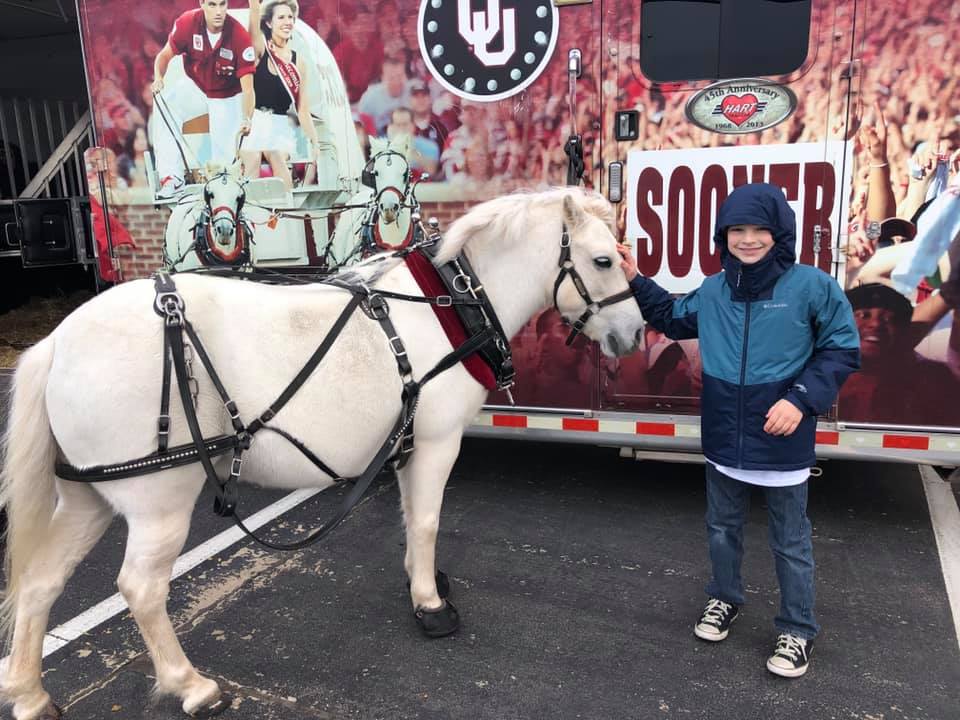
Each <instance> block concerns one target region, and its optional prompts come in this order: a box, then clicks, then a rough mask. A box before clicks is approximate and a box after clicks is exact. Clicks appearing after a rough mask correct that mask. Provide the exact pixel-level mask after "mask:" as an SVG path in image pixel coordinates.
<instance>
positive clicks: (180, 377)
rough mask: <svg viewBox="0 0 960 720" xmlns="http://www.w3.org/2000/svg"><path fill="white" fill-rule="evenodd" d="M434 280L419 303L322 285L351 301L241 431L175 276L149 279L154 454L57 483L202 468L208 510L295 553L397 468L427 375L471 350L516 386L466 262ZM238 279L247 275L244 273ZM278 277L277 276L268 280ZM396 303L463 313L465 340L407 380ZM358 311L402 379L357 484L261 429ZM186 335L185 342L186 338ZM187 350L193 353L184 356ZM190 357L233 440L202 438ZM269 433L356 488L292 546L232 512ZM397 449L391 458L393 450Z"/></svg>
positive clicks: (70, 472) (70, 473) (425, 247)
mask: <svg viewBox="0 0 960 720" xmlns="http://www.w3.org/2000/svg"><path fill="white" fill-rule="evenodd" d="M439 239H440V236H439V233H434V234H433V235H432V237H431V238H430V239H429V240H427V241H426V242H421V243H418V244H416V245H411V246H410V247H408V248H406V249H404V250H400V251H398V252H396V253H393V254H391V255H387V256H384V259H388V258H390V257H404V256H405V255H407V254H409V253H413V252H424V253H430V254H431V255H432V253H431V250H432V251H433V253H435V252H436V248H435V246H436V244H437V243H438V241H439ZM437 270H438V272H440V276H441V278H444V280H446V279H447V278H450V290H449V294H447V295H437V296H420V295H405V294H401V293H394V292H390V291H385V290H379V289H376V288H371V287H369V286H367V285H366V284H365V283H362V282H360V283H352V282H346V281H342V280H340V279H338V278H337V277H336V276H333V277H331V278H326V279H324V280H323V281H322V283H323V284H326V285H332V286H334V287H338V288H341V289H343V290H345V291H347V292H349V293H350V295H351V297H350V300H349V301H348V302H347V304H346V306H345V307H344V308H343V310H341V311H340V314H339V316H338V317H337V319H336V321H335V322H334V324H333V326H332V327H331V329H330V331H329V332H328V333H327V335H326V336H325V337H324V338H323V340H322V341H321V343H320V345H319V346H318V347H317V349H316V350H315V351H314V352H313V354H312V355H311V356H310V358H309V359H308V360H307V361H306V363H305V364H304V366H303V368H302V369H301V370H300V372H299V373H297V375H296V376H295V377H294V378H293V380H291V381H290V383H289V384H288V385H287V387H286V389H284V390H283V392H281V393H280V395H279V396H278V397H277V399H276V400H274V401H273V402H272V403H271V404H270V406H269V407H268V408H267V409H266V410H264V411H263V412H262V413H261V414H260V415H259V416H258V417H256V418H255V419H254V420H253V421H252V422H250V424H249V425H244V423H243V421H242V420H241V418H240V413H239V410H238V408H237V405H236V403H235V402H234V401H233V400H232V399H231V398H230V396H229V394H228V392H227V390H226V388H225V387H224V386H223V383H222V382H221V380H220V378H219V376H218V374H217V372H216V370H215V369H214V368H213V364H212V362H211V360H210V357H209V355H208V354H207V352H206V350H205V349H204V347H203V344H202V343H201V341H200V338H199V336H198V335H197V333H196V331H195V330H194V328H193V326H192V325H191V323H190V322H189V320H187V317H186V305H185V303H184V300H183V298H182V297H181V295H180V294H179V292H178V291H177V288H176V284H175V283H174V280H173V277H172V276H171V275H170V274H168V273H165V272H159V273H157V274H156V275H155V276H154V288H155V291H156V297H155V300H154V305H153V309H154V311H155V312H156V313H157V314H158V315H159V316H160V317H161V318H162V319H163V323H164V333H163V338H164V340H163V342H164V348H163V379H162V390H161V403H160V413H159V416H158V420H157V435H158V442H157V451H156V452H155V453H152V454H151V455H147V456H144V457H141V458H137V459H135V460H131V461H127V462H123V463H115V464H112V465H98V466H94V467H89V468H77V467H74V466H72V465H70V464H68V463H66V462H63V461H61V460H58V461H57V465H56V474H57V476H58V477H59V478H61V479H63V480H70V481H76V482H105V481H108V480H118V479H122V478H128V477H134V476H137V475H146V474H150V473H154V472H159V471H161V470H167V469H170V468H175V467H181V466H184V465H188V464H192V463H195V462H199V463H200V464H201V465H202V466H203V470H204V473H205V479H206V483H207V484H208V485H209V486H210V488H211V490H212V491H213V493H214V512H215V513H216V514H217V515H219V516H221V517H229V518H232V520H233V522H234V523H235V524H236V525H237V527H239V528H240V529H241V530H242V531H243V532H244V533H245V534H246V535H248V536H249V537H251V538H253V539H254V540H255V541H256V542H258V543H260V544H261V545H264V546H265V547H268V548H270V549H273V550H298V549H301V548H303V547H306V546H308V545H312V544H313V543H315V542H317V541H319V540H320V539H322V538H323V537H324V536H326V535H327V534H328V533H329V532H330V531H332V530H333V529H334V528H335V527H336V526H337V525H339V524H340V522H341V521H342V520H343V519H344V518H345V517H346V516H347V515H348V514H349V513H350V511H351V510H352V509H353V507H354V506H355V505H356V504H357V503H358V502H359V501H360V498H361V497H362V496H363V494H364V493H365V492H366V490H367V489H368V488H369V486H370V484H371V483H372V481H373V479H374V478H375V477H376V476H377V474H379V472H380V471H381V470H382V469H383V467H384V466H385V465H386V464H387V463H388V462H391V461H394V462H395V463H396V465H397V466H398V467H402V466H403V464H404V463H405V462H406V460H407V459H408V458H409V455H410V453H411V452H412V450H413V441H414V437H413V420H414V416H415V414H416V410H417V403H418V400H419V397H420V390H421V389H422V388H423V386H424V385H426V383H428V382H429V381H430V380H432V379H433V378H434V377H436V376H437V375H439V374H440V373H442V372H444V371H445V370H447V369H449V368H451V367H453V366H454V365H456V364H457V363H459V362H461V361H463V360H464V359H466V358H468V357H469V356H471V355H473V354H474V353H479V354H480V355H481V356H482V357H483V358H484V360H485V362H487V363H488V364H490V367H491V370H492V371H493V373H494V375H495V377H496V384H497V387H498V388H499V389H507V388H509V387H510V386H511V385H512V384H513V379H514V371H513V361H512V357H511V354H510V345H509V338H507V337H506V336H505V334H504V332H503V328H502V327H501V325H500V321H499V320H498V319H497V316H496V313H495V312H494V310H493V306H492V305H491V304H490V301H489V298H488V297H487V295H486V293H485V292H484V291H483V286H482V285H481V283H480V282H479V280H478V279H477V278H476V275H474V274H473V271H472V269H471V268H470V265H469V263H468V262H467V260H466V258H465V257H463V256H462V255H461V256H460V257H458V258H456V259H454V260H453V261H451V262H450V263H449V264H448V265H447V266H444V268H437ZM208 274H217V275H221V276H222V275H224V274H226V275H232V273H229V272H228V271H222V272H220V273H208ZM243 277H245V278H250V274H249V273H245V274H243ZM268 277H270V278H273V279H275V276H273V275H270V276H268ZM388 298H390V299H396V300H401V301H405V302H419V303H429V304H432V305H435V306H438V307H444V308H454V309H455V310H456V311H458V313H461V314H462V315H463V316H464V319H463V322H464V327H465V329H466V330H467V333H468V336H467V339H466V341H465V342H463V343H462V344H460V345H459V346H458V347H455V348H454V350H453V351H452V352H450V353H448V354H447V355H446V356H444V357H443V358H442V359H441V360H440V361H439V362H438V363H437V364H436V365H435V366H434V367H433V368H432V369H431V370H430V371H428V372H427V373H426V374H424V375H423V376H422V377H421V378H420V379H419V380H416V379H414V378H413V368H412V367H411V365H410V362H409V360H408V358H407V352H406V348H405V346H404V344H403V341H402V340H401V339H400V337H399V335H398V334H397V331H396V328H395V327H394V325H393V322H392V321H391V320H390V311H389V307H388V305H387V299H388ZM357 308H360V309H361V310H362V311H363V312H364V313H365V314H366V315H367V316H368V317H370V318H372V319H374V320H376V321H377V323H378V324H379V325H380V327H381V328H382V329H383V332H384V333H385V335H386V337H387V341H388V344H389V347H390V350H391V352H392V354H393V356H394V358H395V360H396V363H397V371H398V372H399V374H400V378H401V381H402V382H403V391H402V394H401V403H402V407H401V411H400V415H399V416H398V417H397V420H396V421H395V422H394V424H393V427H392V428H391V429H390V432H389V433H388V434H387V437H386V439H385V440H384V442H383V444H382V445H381V446H380V449H379V450H378V451H377V452H376V454H375V455H374V457H373V459H372V460H371V461H370V463H369V464H368V465H367V467H366V469H365V470H364V471H363V473H362V474H361V475H359V476H358V477H356V478H343V477H340V476H339V475H338V474H337V473H336V472H334V471H333V470H331V469H330V468H329V467H328V466H327V465H326V464H325V463H324V462H323V461H322V460H321V459H320V458H319V457H317V456H316V455H315V454H314V453H313V452H311V451H310V449H309V448H307V447H306V446H305V445H304V444H303V443H301V442H300V441H299V440H298V439H297V438H296V437H294V436H293V435H291V434H289V433H287V432H285V431H284V430H281V429H280V428H276V427H272V426H270V425H269V424H268V423H269V422H270V420H271V419H273V417H274V416H276V414H277V413H278V412H279V411H280V410H281V408H283V406H284V405H286V403H287V402H289V400H290V399H291V398H292V397H293V396H294V395H295V394H296V392H297V391H298V390H299V389H300V387H301V386H302V385H303V384H304V382H306V380H307V378H308V377H309V376H310V375H311V374H312V373H313V371H314V370H315V369H316V368H317V366H318V365H319V364H320V362H321V360H323V358H324V356H325V355H326V354H327V352H328V351H329V349H330V348H331V347H332V346H333V343H334V341H335V340H336V339H337V336H338V335H339V334H340V332H341V331H342V330H343V328H344V326H345V325H346V324H347V321H348V320H349V319H350V317H351V316H352V315H353V312H354V311H355V310H356V309H357ZM184 335H186V340H187V341H189V344H188V343H187V342H186V341H185V339H184ZM191 348H192V349H191ZM194 356H195V357H196V358H198V359H199V360H200V362H201V364H202V365H203V367H204V369H205V370H206V372H207V374H208V376H209V378H210V380H211V382H212V384H213V386H214V388H215V389H216V391H217V394H218V395H219V396H220V399H221V401H222V403H223V406H224V408H225V409H226V411H227V414H228V415H229V418H230V422H231V424H232V426H233V431H234V432H233V434H232V435H220V436H217V437H214V438H204V437H203V434H202V431H201V429H200V423H199V420H198V419H197V413H196V409H195V398H196V395H197V387H196V380H195V378H194V376H193V372H192V367H191V366H192V362H193V360H194ZM171 374H173V375H174V376H175V378H176V384H177V389H178V392H179V395H180V401H181V403H182V405H183V408H184V414H185V416H186V421H187V425H188V427H189V430H190V435H191V438H192V442H190V443H186V444H183V445H177V446H175V447H169V443H168V439H169V435H170V414H169V410H170V392H171V382H170V381H171ZM264 429H266V430H270V431H271V432H275V433H277V434H279V435H281V436H282V437H284V438H285V439H286V440H288V441H289V442H290V443H291V444H293V445H294V447H296V448H297V449H298V450H299V451H300V452H301V453H302V454H303V455H304V456H305V457H306V458H307V459H308V460H309V461H310V462H311V463H313V465H315V466H316V467H317V468H318V469H320V470H321V471H322V472H324V473H325V474H327V475H328V476H330V477H331V478H332V479H333V480H334V482H335V483H339V482H344V481H353V482H354V486H353V488H352V489H351V490H350V492H349V493H348V494H347V495H346V497H345V498H344V500H343V502H342V504H341V506H340V507H339V508H338V510H337V511H336V512H335V513H334V515H333V517H331V518H330V519H329V520H328V521H327V522H325V523H324V524H323V525H321V526H320V527H318V528H316V529H314V530H313V531H312V532H310V533H309V534H308V535H307V537H305V538H303V539H302V540H299V541H297V542H293V543H287V544H279V543H274V542H271V541H268V540H265V539H264V538H261V537H259V536H258V535H257V534H255V533H254V532H253V531H251V530H250V529H248V528H247V527H246V525H245V524H244V521H243V519H242V518H241V517H240V516H239V515H238V514H237V504H238V501H239V490H238V481H239V479H240V472H241V469H242V466H243V453H244V451H246V450H247V449H249V448H250V446H251V444H252V442H253V438H254V437H255V435H256V434H257V433H258V432H260V431H261V430H264ZM395 446H396V447H397V452H396V454H395V455H393V456H392V457H391V452H392V451H393V448H394V447H395ZM227 453H232V454H233V458H232V462H231V463H230V470H229V473H228V474H227V476H226V477H225V478H221V476H220V475H219V474H218V473H217V470H216V468H214V465H213V458H215V457H218V456H220V455H224V454H227Z"/></svg>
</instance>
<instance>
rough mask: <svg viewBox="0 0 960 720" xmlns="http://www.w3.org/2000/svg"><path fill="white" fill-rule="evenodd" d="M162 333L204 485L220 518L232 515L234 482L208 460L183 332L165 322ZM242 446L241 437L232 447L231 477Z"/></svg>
mask: <svg viewBox="0 0 960 720" xmlns="http://www.w3.org/2000/svg"><path fill="white" fill-rule="evenodd" d="M164 333H166V335H167V337H168V338H169V340H170V347H171V349H172V350H173V368H174V370H175V372H176V377H177V389H178V390H179V391H180V402H181V403H183V412H184V415H185V416H186V419H187V427H188V428H189V429H190V437H192V438H193V442H194V445H195V446H196V448H197V459H198V460H199V461H200V464H201V465H202V466H203V471H204V474H205V475H206V481H207V484H209V485H210V487H211V489H212V490H213V491H214V493H215V494H216V497H215V498H214V501H213V511H214V512H215V513H216V514H217V515H220V516H221V517H229V516H231V515H233V513H234V511H235V510H236V507H237V497H238V496H237V485H236V483H235V482H234V483H231V482H230V481H229V479H228V480H220V477H219V475H217V471H216V469H215V468H214V467H213V462H212V461H211V460H210V454H209V453H208V452H207V448H206V444H205V443H204V440H203V432H202V431H201V430H200V422H199V421H198V420H197V413H196V411H195V410H194V409H193V398H192V397H191V396H190V384H189V378H188V376H187V365H186V362H185V361H184V357H183V334H182V326H181V325H179V324H177V323H173V322H168V323H167V324H166V327H165V328H164ZM242 452H243V448H241V446H240V439H239V438H237V442H236V444H235V445H234V449H233V463H232V464H231V468H230V478H234V477H239V475H240V464H241V462H242V460H241V458H242V455H241V453H242Z"/></svg>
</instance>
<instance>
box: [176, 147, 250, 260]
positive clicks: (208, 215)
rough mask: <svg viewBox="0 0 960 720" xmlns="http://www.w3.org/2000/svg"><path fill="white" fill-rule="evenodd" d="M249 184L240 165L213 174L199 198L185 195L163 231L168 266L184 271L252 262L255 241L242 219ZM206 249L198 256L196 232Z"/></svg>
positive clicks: (232, 165)
mask: <svg viewBox="0 0 960 720" xmlns="http://www.w3.org/2000/svg"><path fill="white" fill-rule="evenodd" d="M245 184H246V181H245V180H244V178H243V177H242V175H241V173H240V164H239V163H233V164H231V165H228V166H227V167H226V168H224V169H223V170H220V171H219V172H217V173H216V174H214V175H213V176H212V177H211V178H210V179H209V180H208V181H207V182H206V183H205V184H204V185H203V189H202V191H201V192H200V193H198V194H196V195H183V196H181V198H180V202H179V203H178V204H177V205H176V206H175V207H174V209H173V212H171V213H170V218H169V220H168V221H167V228H166V230H165V232H164V253H165V258H166V262H165V265H166V266H167V267H168V268H169V269H171V270H185V269H187V268H193V267H198V266H200V265H211V264H216V265H242V264H244V263H245V262H246V261H248V260H249V259H250V252H251V243H252V240H253V237H252V234H253V233H252V231H251V229H250V225H249V224H248V223H247V222H245V218H244V216H243V203H244V201H245V198H246V191H245V190H244V185H245ZM198 226H199V231H200V233H201V244H202V246H203V249H202V251H201V253H199V254H198V253H197V230H198Z"/></svg>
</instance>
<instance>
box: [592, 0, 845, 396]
mask: <svg viewBox="0 0 960 720" xmlns="http://www.w3.org/2000/svg"><path fill="white" fill-rule="evenodd" d="M854 14H855V5H854V3H844V2H839V1H834V0H827V1H825V2H821V1H820V0H794V1H788V2H772V1H770V0H699V1H697V0H603V11H602V37H603V44H604V47H603V59H604V67H603V80H602V84H603V117H604V123H605V124H604V128H603V133H602V140H601V142H602V156H603V160H604V163H605V167H606V169H607V172H606V174H605V183H604V191H605V193H606V194H607V196H608V197H609V198H610V199H611V200H613V201H619V203H620V204H619V210H620V212H619V217H620V231H621V233H622V234H623V237H624V239H625V240H626V241H627V242H629V243H632V245H633V247H634V249H635V251H636V253H637V258H638V263H639V266H640V268H641V272H643V273H644V274H645V275H648V276H650V277H652V278H654V279H655V280H656V281H657V282H658V283H660V284H661V285H662V286H663V287H665V288H667V289H668V290H670V291H671V292H673V293H676V294H683V293H686V292H689V291H690V290H693V289H694V288H696V287H698V286H699V285H700V283H701V282H702V281H703V279H704V278H705V277H706V276H708V275H711V274H713V273H716V272H719V270H720V258H719V252H718V250H717V249H716V247H715V246H714V243H713V241H712V237H713V223H714V219H715V217H716V212H717V208H718V207H719V205H720V204H721V203H722V202H723V200H724V199H725V198H726V197H727V195H728V194H729V193H730V192H731V191H732V190H733V188H735V187H737V186H739V185H742V184H745V183H748V182H759V181H764V182H770V183H773V184H775V185H779V186H781V187H782V188H783V189H784V192H785V194H786V196H787V199H788V201H789V202H790V204H791V207H793V209H794V211H795V213H796V216H797V231H798V232H797V235H798V238H797V257H798V259H799V260H800V261H801V262H804V263H807V264H812V265H817V266H818V267H820V268H821V269H823V270H825V271H827V272H830V273H835V272H836V266H835V259H836V258H835V255H834V249H833V248H834V246H835V245H836V241H837V234H838V229H839V228H841V227H844V226H845V220H844V219H845V218H846V214H847V207H848V201H847V196H848V192H847V190H846V189H845V188H844V186H845V185H846V184H845V183H844V181H843V177H844V172H845V171H846V170H845V168H848V167H849V163H848V162H847V161H846V157H847V151H848V148H847V143H846V140H845V135H846V133H845V129H846V122H847V117H848V105H850V102H849V99H850V97H851V96H850V86H851V83H850V82H848V80H849V78H850V68H851V63H850V60H851V47H852V30H853V18H854ZM621 178H622V179H621ZM699 366H700V361H699V351H698V348H697V344H696V341H683V342H682V343H675V342H673V341H671V340H669V339H668V338H665V337H663V336H662V335H660V334H659V333H656V332H655V331H653V329H652V328H648V332H647V333H646V334H645V338H644V343H643V345H642V347H641V350H640V351H639V352H637V353H635V354H634V355H633V356H631V357H628V358H625V359H622V360H620V361H616V362H610V363H607V366H606V367H605V368H601V378H600V385H601V407H603V408H608V409H624V410H637V411H643V410H659V411H664V410H667V411H674V412H694V413H695V412H697V411H698V400H697V398H698V396H699V376H700V369H699Z"/></svg>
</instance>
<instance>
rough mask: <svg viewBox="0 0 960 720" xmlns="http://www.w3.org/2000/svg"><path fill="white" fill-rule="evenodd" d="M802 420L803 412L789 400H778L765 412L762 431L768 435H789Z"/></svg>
mask: <svg viewBox="0 0 960 720" xmlns="http://www.w3.org/2000/svg"><path fill="white" fill-rule="evenodd" d="M801 420H803V412H801V411H800V409H799V408H798V407H797V406H796V405H794V404H793V403H792V402H790V401H789V400H778V401H777V402H776V403H774V405H773V407H772V408H770V409H769V410H767V422H766V423H765V424H764V426H763V431H764V432H765V433H769V434H770V435H791V434H793V431H794V430H796V429H797V426H798V425H799V424H800V421H801Z"/></svg>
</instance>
